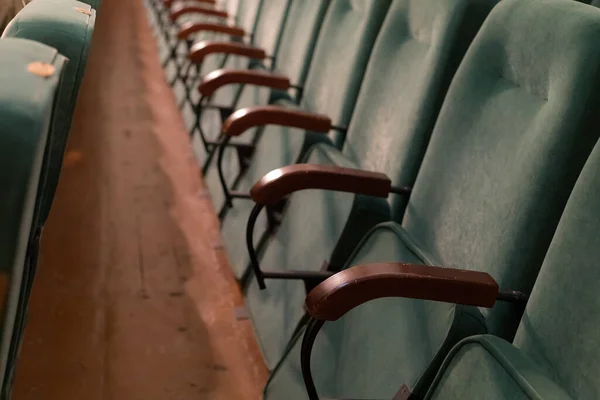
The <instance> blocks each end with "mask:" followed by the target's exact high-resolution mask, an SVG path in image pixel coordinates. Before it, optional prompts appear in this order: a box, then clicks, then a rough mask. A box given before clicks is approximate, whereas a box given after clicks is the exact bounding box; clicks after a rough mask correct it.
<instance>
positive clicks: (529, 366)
mask: <svg viewBox="0 0 600 400" xmlns="http://www.w3.org/2000/svg"><path fill="white" fill-rule="evenodd" d="M598 171H600V146H599V145H596V147H595V149H594V151H593V152H592V154H591V155H590V158H589V159H588V161H587V163H586V165H585V168H584V169H583V171H582V173H581V175H580V177H579V179H578V180H577V184H576V185H575V187H574V189H573V192H572V194H571V197H570V198H569V201H568V203H567V206H566V207H565V211H564V213H563V215H562V217H561V220H560V223H559V225H558V228H557V229H556V233H555V235H554V237H553V239H552V243H551V245H550V249H549V250H548V252H547V254H546V257H545V259H544V263H543V264H542V268H541V270H540V273H539V276H538V278H537V280H536V283H535V286H534V288H533V291H532V292H531V295H530V299H529V302H528V304H527V308H526V310H525V313H524V315H523V318H522V320H521V324H520V326H519V329H518V330H517V335H516V337H515V340H514V342H513V344H514V345H511V344H509V343H507V342H506V341H504V340H502V339H499V338H497V337H491V336H483V337H474V338H469V339H466V340H465V341H463V342H462V343H460V344H459V345H457V347H456V348H454V349H453V351H452V352H451V353H450V354H449V355H448V358H447V359H446V361H445V362H444V367H443V368H442V369H441V370H440V373H439V374H438V377H437V379H436V381H435V385H434V387H433V388H432V390H431V393H430V397H431V398H434V399H436V398H443V399H464V398H471V397H473V396H474V394H477V393H486V396H485V397H486V398H489V399H493V398H498V399H507V398H510V399H513V398H515V399H516V398H527V399H530V398H536V399H538V398H543V399H567V398H573V399H596V398H599V397H600V384H599V379H600V377H599V376H598V374H597V373H596V371H598V370H599V369H600V361H599V360H600V357H599V352H598V349H600V339H599V338H598V334H597V327H598V326H600V312H599V310H600V299H598V295H597V288H598V286H599V285H600V269H598V258H599V257H600V238H599V237H598V231H599V230H600V212H599V211H600V208H599V206H598V196H599V194H600V174H599V173H598ZM494 396H495V397H494Z"/></svg>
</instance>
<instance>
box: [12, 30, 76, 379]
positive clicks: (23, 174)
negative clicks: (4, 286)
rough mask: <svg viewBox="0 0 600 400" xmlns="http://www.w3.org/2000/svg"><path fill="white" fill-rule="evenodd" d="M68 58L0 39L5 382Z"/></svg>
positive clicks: (24, 42)
mask: <svg viewBox="0 0 600 400" xmlns="http://www.w3.org/2000/svg"><path fill="white" fill-rule="evenodd" d="M34 62H41V63H46V64H51V65H52V66H53V67H54V68H55V72H54V73H53V74H52V75H51V76H48V77H43V76H39V75H36V74H34V73H32V72H30V71H29V70H28V65H29V64H30V63H34ZM65 63H66V58H65V57H63V56H62V55H60V54H58V52H57V51H56V50H55V49H53V48H51V47H49V46H46V45H43V44H41V43H37V42H34V41H30V40H25V39H12V38H10V39H2V40H0V70H1V71H2V74H0V87H2V90H0V153H1V154H0V166H1V168H0V187H2V195H0V213H1V214H2V215H1V216H0V219H1V220H2V221H3V222H2V229H1V230H0V232H1V233H0V238H1V240H0V258H2V262H1V263H0V265H2V273H4V274H6V275H8V283H9V284H8V298H7V299H5V303H4V304H5V309H4V310H3V315H4V324H3V329H2V342H1V347H0V377H4V375H5V373H6V371H7V367H8V368H11V367H12V366H7V358H8V352H9V347H10V342H11V339H12V335H13V327H14V325H15V320H16V318H17V315H16V314H17V307H18V304H19V298H20V291H21V280H22V277H23V272H24V264H25V258H26V252H27V248H28V244H29V241H30V235H31V234H32V233H33V230H34V229H33V228H35V224H34V220H33V217H34V211H35V207H36V202H37V192H38V188H39V186H40V183H41V182H40V181H41V173H42V169H43V164H44V158H45V148H46V145H47V140H48V137H49V130H50V126H51V125H52V118H58V117H59V116H60V115H62V113H60V112H59V111H60V105H58V104H55V98H57V91H58V90H59V89H58V88H59V80H60V77H61V74H62V73H63V67H64V65H65Z"/></svg>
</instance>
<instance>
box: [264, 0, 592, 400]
mask: <svg viewBox="0 0 600 400" xmlns="http://www.w3.org/2000/svg"><path fill="white" fill-rule="evenodd" d="M599 34H600V13H597V12H594V13H590V8H589V7H588V6H585V5H582V4H579V3H576V2H568V1H561V0H529V1H520V0H503V1H502V2H500V3H499V4H498V5H497V6H496V7H495V8H494V10H492V12H491V14H490V15H489V17H488V18H487V20H486V22H485V23H484V25H483V27H482V29H481V30H480V32H479V34H478V35H477V37H476V38H475V40H474V42H473V44H472V45H471V47H470V49H469V51H468V52H467V55H466V56H465V59H464V61H463V63H462V64H461V66H460V67H459V69H458V71H457V73H456V75H455V77H454V79H453V81H452V84H451V85H450V88H449V90H448V94H447V96H446V99H445V101H444V104H443V106H442V109H441V111H440V115H439V118H438V120H437V123H436V126H435V128H434V131H433V133H432V137H431V140H430V143H429V147H428V149H427V151H426V154H425V157H424V160H423V163H422V165H421V169H420V171H419V173H418V175H417V179H416V181H415V185H414V187H413V190H412V194H411V196H410V199H409V202H408V205H407V207H406V213H405V215H404V218H403V221H402V224H397V223H393V222H389V223H385V224H381V225H379V226H377V227H375V228H374V229H373V230H372V231H371V232H370V233H369V234H367V236H366V237H365V238H364V239H363V241H362V243H361V244H360V245H359V246H358V247H357V249H356V250H355V253H354V255H353V256H352V257H351V259H350V260H349V262H348V263H347V266H348V267H349V266H356V265H362V264H371V263H390V262H393V263H402V264H418V265H420V266H421V268H425V269H426V268H427V266H437V267H438V268H437V269H436V270H440V269H442V270H448V269H451V268H452V269H456V271H457V272H456V274H460V273H463V274H465V273H467V272H468V271H477V273H476V275H478V274H482V273H485V274H486V276H491V277H493V279H494V280H495V282H494V283H495V284H496V289H497V287H498V285H499V287H500V288H501V289H504V290H508V291H510V293H509V295H510V296H514V298H513V297H511V299H514V300H515V302H514V303H513V302H500V303H496V304H493V303H492V304H491V305H485V306H484V305H481V304H479V303H466V304H467V305H464V304H465V303H459V304H458V305H457V304H452V303H450V302H434V301H425V300H421V299H430V300H439V297H435V296H434V297H418V298H417V299H414V297H411V298H391V299H387V298H386V299H377V300H373V301H368V302H365V303H364V304H362V305H360V306H359V307H357V308H354V309H349V310H346V311H345V312H344V313H343V314H342V315H343V316H342V317H341V318H339V317H340V315H338V316H336V317H335V318H333V317H332V319H336V318H339V320H337V321H336V322H327V323H325V325H324V328H323V331H322V332H321V334H319V335H318V336H317V341H316V344H315V348H314V350H313V353H312V357H313V360H312V363H311V365H312V370H313V376H314V377H315V381H316V384H317V385H316V387H317V390H318V393H319V395H320V396H324V397H325V396H326V397H332V398H392V397H394V395H395V394H396V393H398V392H399V391H400V389H401V387H402V385H406V390H408V391H412V392H413V393H414V394H416V396H417V397H419V396H424V395H425V393H426V392H427V390H428V388H429V386H430V384H431V381H432V379H433V377H434V376H435V374H436V372H437V370H438V369H439V366H440V364H441V363H442V361H443V359H444V357H445V356H446V354H447V352H448V351H449V350H450V349H451V348H452V347H453V346H454V345H455V344H456V343H457V342H458V341H460V340H461V339H463V338H465V337H468V336H471V335H474V334H481V333H486V332H487V333H490V334H493V335H495V336H498V337H503V338H505V339H506V340H512V338H513V336H514V333H515V331H516V328H517V326H518V324H519V321H520V319H521V313H522V300H523V296H521V295H520V294H525V295H527V294H529V293H530V291H531V288H532V286H533V284H534V281H535V279H536V276H537V274H538V271H539V268H540V267H541V264H542V261H543V259H544V256H545V254H546V251H547V249H548V247H549V245H550V241H551V239H552V236H553V233H554V231H555V229H556V226H557V224H558V221H559V219H560V216H561V214H562V212H563V209H564V207H565V204H566V202H567V199H568V197H569V194H570V193H571V191H572V188H573V186H574V184H575V181H576V179H577V177H578V175H579V173H580V171H581V169H582V167H583V164H584V162H585V160H586V159H587V158H588V155H589V153H590V152H591V149H592V148H593V146H594V144H595V143H596V141H597V138H598V134H599V130H598V128H599V126H598V124H599V122H600V121H598V115H600V114H599V113H598V111H599V110H598V107H599V105H600V102H599V100H600V98H599V95H600V94H599V93H598V91H597V87H598V85H599V84H600V81H599V80H600V76H599V75H598V74H597V70H598V65H600V48H599V47H598V46H597V37H598V35H599ZM524 37H526V38H527V40H523V38H524ZM357 186H358V185H357ZM311 251H312V249H307V252H311ZM563 264H564V263H563ZM348 271H354V270H353V269H352V268H351V269H349V270H347V271H346V270H344V271H342V272H341V273H339V276H335V277H334V278H331V280H328V281H325V282H323V283H321V284H320V285H318V286H317V287H316V289H315V292H314V293H317V294H320V296H321V298H322V299H323V301H325V299H327V298H330V297H329V296H331V293H333V292H334V291H336V290H341V289H343V288H347V289H348V288H350V289H351V288H353V287H354V286H353V285H355V284H356V283H357V282H358V281H359V280H357V279H356V278H355V277H354V276H353V275H352V272H348ZM409 271H410V269H409ZM473 273H475V272H473ZM409 274H410V272H409ZM344 276H346V277H348V278H349V279H348V280H345V279H343V277H344ZM447 281H450V282H456V281H459V279H448V280H447ZM353 282H354V283H353ZM561 282H562V284H565V279H562V280H561ZM266 284H267V291H268V290H269V285H270V281H267V282H266ZM321 285H325V288H327V287H328V286H330V287H329V289H328V290H327V291H326V292H323V288H324V287H323V286H321ZM357 287H359V286H357ZM359 288H360V287H359ZM409 288H410V286H409ZM318 290H320V292H319V291H318ZM458 292H459V294H462V293H463V292H462V291H458ZM514 292H517V293H514ZM342 293H343V292H340V293H339V295H341V294H342ZM360 293H363V294H364V293H365V292H364V291H363V292H353V296H347V297H344V298H346V299H349V300H350V301H352V300H353V299H355V298H356V297H354V296H360ZM370 293H375V294H377V293H378V292H377V291H376V290H374V291H372V292H370ZM383 293H385V292H383ZM433 293H434V294H438V295H439V294H440V293H442V294H443V293H444V291H443V290H441V289H440V290H435V291H433ZM451 294H452V293H451ZM311 295H313V292H311V294H310V295H309V297H308V299H310V298H311ZM339 295H338V298H339ZM308 299H307V304H309V301H308ZM313 300H314V298H313ZM493 300H495V299H493ZM563 300H564V296H562V295H561V296H560V297H556V301H563ZM317 303H318V302H317ZM315 304H316V303H315V302H314V301H313V302H312V306H310V305H309V307H308V308H309V311H311V315H313V316H316V318H319V319H322V320H324V319H326V320H328V321H329V319H328V318H326V317H324V316H323V315H322V314H320V311H322V309H323V306H322V304H320V305H319V304H316V305H315ZM473 304H475V305H481V307H475V306H473ZM319 306H320V307H321V309H319ZM492 306H493V307H492ZM487 307H491V308H487ZM527 318H528V317H527V315H526V317H525V320H524V321H527ZM567 327H568V325H565V329H567ZM519 337H521V338H523V337H525V336H523V333H519V335H517V340H519V339H518V338H519ZM531 338H533V335H532V336H531ZM532 340H533V339H532ZM290 348H291V350H290V352H289V355H288V357H287V359H286V360H285V361H283V362H282V363H281V364H280V365H279V366H278V368H277V369H276V372H275V374H274V375H273V377H272V378H271V381H270V384H269V387H267V390H266V393H267V397H270V398H280V397H281V396H282V395H283V393H286V394H288V397H291V393H298V395H297V397H298V398H300V396H301V395H300V393H302V396H305V394H304V392H303V387H302V386H303V385H302V383H301V382H302V377H301V376H302V375H301V373H300V368H299V367H300V360H299V358H297V357H298V355H299V353H300V351H301V343H300V341H299V340H298V341H297V342H296V343H295V345H293V346H291V347H290ZM557 348H558V347H557ZM565 350H566V348H565ZM541 354H542V353H540V355H541ZM331 365H334V366H336V368H334V369H331ZM483 397H485V398H487V396H483Z"/></svg>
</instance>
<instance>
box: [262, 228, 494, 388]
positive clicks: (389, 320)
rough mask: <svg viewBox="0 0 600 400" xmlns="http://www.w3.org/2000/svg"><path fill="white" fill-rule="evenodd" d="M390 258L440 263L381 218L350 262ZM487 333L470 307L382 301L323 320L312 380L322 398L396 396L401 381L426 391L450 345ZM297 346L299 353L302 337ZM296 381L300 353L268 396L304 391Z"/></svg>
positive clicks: (283, 365)
mask: <svg viewBox="0 0 600 400" xmlns="http://www.w3.org/2000/svg"><path fill="white" fill-rule="evenodd" d="M388 261H402V262H407V263H420V264H423V263H424V264H436V261H435V259H434V258H433V257H432V256H431V255H427V254H424V253H422V252H421V251H420V250H419V248H418V246H416V244H415V243H413V242H412V241H411V240H410V238H409V237H408V236H407V234H406V232H404V230H403V229H402V228H401V227H400V226H399V225H397V224H394V223H383V224H380V225H378V226H377V227H376V228H374V229H373V230H372V231H371V232H370V233H369V234H368V235H367V236H366V237H365V239H364V240H363V242H362V243H361V244H360V245H359V246H358V248H357V250H356V253H355V255H354V256H353V257H352V259H351V260H350V262H349V263H348V266H353V265H359V264H365V263H373V262H388ZM269 289H270V288H268V289H267V290H269ZM482 332H485V326H484V325H483V319H482V317H481V314H480V313H479V312H478V311H477V310H476V309H474V308H472V307H464V306H455V305H451V304H444V303H436V302H427V301H422V300H412V299H397V298H393V299H378V300H376V301H372V302H369V303H366V304H364V305H361V306H360V307H357V308H356V309H354V310H352V311H350V312H349V313H348V314H346V315H345V316H344V317H342V318H340V319H339V320H338V321H335V322H331V323H330V322H328V323H326V324H325V325H324V327H323V330H322V332H321V333H320V334H319V336H318V337H317V341H316V344H315V349H314V350H313V353H312V362H311V365H312V372H313V377H314V378H315V382H316V383H317V389H318V390H319V394H320V396H322V397H332V398H392V397H393V396H394V395H395V394H396V393H397V392H398V390H399V389H400V386H402V384H407V385H408V386H409V387H410V388H411V389H413V390H415V389H416V391H419V392H421V393H422V392H423V391H424V390H425V388H426V387H427V386H428V385H427V383H428V382H430V381H431V380H432V379H433V376H434V374H435V371H436V367H437V366H439V364H441V362H442V360H443V358H444V357H445V355H446V354H447V352H448V351H449V350H450V349H451V348H452V346H453V345H454V344H456V343H457V342H458V341H459V340H461V339H463V338H464V337H466V336H469V335H472V334H475V333H482ZM294 347H296V350H295V351H296V352H297V353H299V347H300V340H298V341H297V342H296V343H295V344H294ZM298 382H302V378H301V373H300V358H299V357H298V354H294V352H291V353H290V354H289V355H288V356H287V357H286V358H285V360H284V361H283V362H282V363H281V366H280V367H279V368H278V369H277V370H276V371H275V373H274V374H273V376H272V379H271V382H270V383H269V386H268V387H267V389H266V392H265V393H267V394H269V396H267V397H269V398H273V399H275V398H277V397H271V396H270V395H271V390H274V391H279V390H282V389H280V388H285V387H290V390H295V389H294V388H297V390H298V393H301V392H302V391H303V390H302V389H303V386H301V385H299V384H298ZM292 398H302V397H300V396H299V395H298V396H297V397H292Z"/></svg>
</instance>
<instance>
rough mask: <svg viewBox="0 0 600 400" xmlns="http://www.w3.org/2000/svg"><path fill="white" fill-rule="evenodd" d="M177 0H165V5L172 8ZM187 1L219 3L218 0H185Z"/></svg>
mask: <svg viewBox="0 0 600 400" xmlns="http://www.w3.org/2000/svg"><path fill="white" fill-rule="evenodd" d="M176 1H177V0H164V3H165V6H167V8H170V7H171V6H172V5H173V3H175V2H176ZM185 2H186V3H203V4H213V5H215V4H217V0H185Z"/></svg>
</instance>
